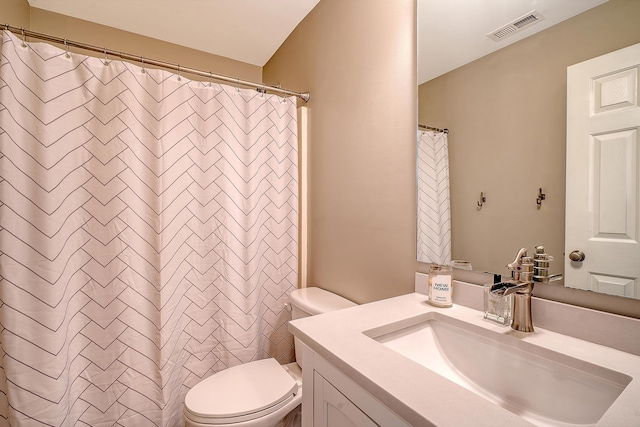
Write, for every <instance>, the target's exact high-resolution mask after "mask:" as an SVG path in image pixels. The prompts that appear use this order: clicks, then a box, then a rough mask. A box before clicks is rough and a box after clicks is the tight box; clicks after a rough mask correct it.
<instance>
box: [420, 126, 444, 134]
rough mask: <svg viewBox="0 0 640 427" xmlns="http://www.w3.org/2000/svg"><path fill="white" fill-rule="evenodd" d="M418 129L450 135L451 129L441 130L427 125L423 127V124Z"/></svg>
mask: <svg viewBox="0 0 640 427" xmlns="http://www.w3.org/2000/svg"><path fill="white" fill-rule="evenodd" d="M418 128H419V129H424V130H432V131H434V132H444V133H449V129H447V128H444V129H440V128H434V127H431V126H427V125H421V124H419V125H418Z"/></svg>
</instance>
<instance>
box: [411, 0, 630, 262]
mask: <svg viewBox="0 0 640 427" xmlns="http://www.w3.org/2000/svg"><path fill="white" fill-rule="evenodd" d="M639 19H640V1H637V0H610V1H609V2H608V3H605V4H603V5H601V6H599V7H597V8H594V9H592V10H590V11H587V12H585V13H583V14H581V15H578V16H576V17H574V18H572V19H570V20H567V21H565V22H563V23H560V24H558V25H556V26H554V27H551V28H549V29H547V30H545V31H542V32H540V33H538V34H537V35H534V36H532V37H529V38H527V39H525V40H523V41H521V42H518V43H515V44H513V45H511V46H508V47H506V48H504V49H501V50H500V51H498V52H495V53H494V54H491V55H488V56H486V57H484V58H481V59H479V60H477V61H474V62H472V63H470V64H468V65H466V66H463V67H461V68H459V69H457V70H454V71H452V72H450V73H448V74H445V75H443V76H440V77H438V78H436V79H434V80H431V81H429V82H427V83H424V84H422V85H420V87H419V114H418V116H419V122H420V123H424V124H428V125H431V126H438V127H447V128H449V129H450V134H449V150H450V151H449V154H450V179H451V213H452V246H453V253H452V256H453V258H459V259H468V260H471V261H472V262H473V265H474V268H479V269H485V270H490V271H497V272H501V273H504V272H506V270H505V269H504V268H503V267H504V265H505V264H506V263H507V262H510V261H511V259H512V258H513V257H514V256H515V254H516V251H517V250H518V249H519V248H520V247H528V248H533V247H534V246H535V245H540V244H541V245H544V246H545V247H546V248H547V252H549V253H550V254H552V255H554V256H555V257H556V261H555V263H553V264H552V266H554V267H555V270H556V271H561V269H562V264H563V260H562V254H563V250H564V194H565V188H564V187H565V166H564V165H565V134H566V125H565V122H566V68H567V66H568V65H571V64H575V63H578V62H581V61H584V60H587V59H589V58H592V57H595V56H599V55H602V54H604V53H607V52H610V51H612V50H616V49H620V48H622V47H625V46H628V45H631V44H634V43H638V42H640V24H639V22H640V21H639ZM539 187H542V189H543V191H544V192H545V193H546V197H547V199H546V200H545V201H544V202H543V204H542V208H541V209H537V207H536V202H535V200H536V195H537V192H538V188H539ZM481 191H484V192H485V193H486V197H487V203H486V204H485V205H484V207H483V208H482V209H481V210H478V209H477V207H476V202H477V200H478V198H479V196H480V192H481Z"/></svg>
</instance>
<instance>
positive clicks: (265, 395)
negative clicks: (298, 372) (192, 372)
mask: <svg viewBox="0 0 640 427" xmlns="http://www.w3.org/2000/svg"><path fill="white" fill-rule="evenodd" d="M296 394H298V384H297V383H296V381H295V380H294V379H293V378H292V377H291V375H289V374H288V373H287V371H286V370H285V369H284V368H283V367H282V366H281V365H280V364H279V363H278V361H276V360H275V359H263V360H257V361H254V362H250V363H246V364H244V365H238V366H234V367H232V368H228V369H225V370H223V371H220V372H218V373H216V374H214V375H211V376H210V377H209V378H206V379H205V380H203V381H201V382H199V383H198V384H196V385H195V386H194V387H193V388H192V389H191V390H189V392H188V393H187V395H186V396H185V401H184V403H185V411H184V412H185V416H186V417H187V418H189V419H190V420H192V421H194V422H197V423H201V424H209V425H216V424H231V423H239V422H243V421H249V420H254V419H257V418H261V417H264V416H266V415H268V414H270V413H272V412H275V411H277V410H278V409H280V408H282V407H284V406H286V405H287V404H288V403H290V401H291V400H293V399H294V398H295V396H296Z"/></svg>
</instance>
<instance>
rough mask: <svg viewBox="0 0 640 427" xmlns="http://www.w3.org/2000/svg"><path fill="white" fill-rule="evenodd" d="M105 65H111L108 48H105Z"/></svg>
mask: <svg viewBox="0 0 640 427" xmlns="http://www.w3.org/2000/svg"><path fill="white" fill-rule="evenodd" d="M104 65H109V58H108V56H107V48H106V47H105V48H104Z"/></svg>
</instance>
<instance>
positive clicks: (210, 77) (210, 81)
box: [209, 71, 213, 87]
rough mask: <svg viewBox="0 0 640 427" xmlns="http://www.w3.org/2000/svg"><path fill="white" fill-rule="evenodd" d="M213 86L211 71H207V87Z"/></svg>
mask: <svg viewBox="0 0 640 427" xmlns="http://www.w3.org/2000/svg"><path fill="white" fill-rule="evenodd" d="M211 86H213V73H212V72H211V71H209V87H211Z"/></svg>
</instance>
